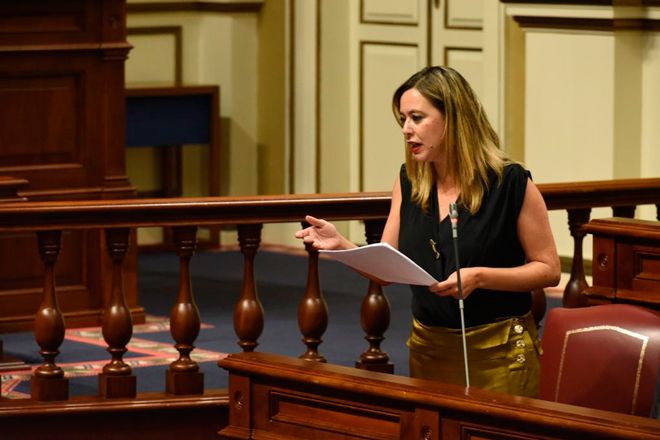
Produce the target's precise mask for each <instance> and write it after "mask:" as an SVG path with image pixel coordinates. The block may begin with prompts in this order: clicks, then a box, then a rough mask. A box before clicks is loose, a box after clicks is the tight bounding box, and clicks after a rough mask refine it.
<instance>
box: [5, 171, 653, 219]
mask: <svg viewBox="0 0 660 440" xmlns="http://www.w3.org/2000/svg"><path fill="white" fill-rule="evenodd" d="M538 187H539V190H540V191H541V194H542V195H543V198H544V199H545V201H546V204H547V206H548V209H549V210H562V209H567V210H568V209H575V208H595V207H604V206H634V205H646V204H660V179H657V178H647V179H626V180H608V181H588V182H570V183H544V184H539V185H538ZM389 205H390V193H389V192H362V193H336V194H294V195H272V196H245V197H203V198H166V199H122V200H89V201H66V202H61V201H48V202H10V203H4V204H0V231H26V230H46V229H88V228H95V227H112V228H116V227H127V226H130V227H147V226H182V225H190V224H197V225H218V224H236V223H278V222H298V221H300V220H302V218H304V216H305V215H306V214H309V213H313V214H315V215H319V216H323V217H325V218H328V219H332V220H355V219H365V220H366V219H379V218H384V217H386V216H387V213H388V212H389Z"/></svg>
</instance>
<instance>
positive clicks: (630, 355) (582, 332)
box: [539, 304, 660, 417]
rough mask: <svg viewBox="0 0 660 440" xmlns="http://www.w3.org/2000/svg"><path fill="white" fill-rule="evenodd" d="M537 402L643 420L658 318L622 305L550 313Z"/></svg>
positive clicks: (658, 348) (658, 360) (658, 345)
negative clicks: (566, 404) (545, 401)
mask: <svg viewBox="0 0 660 440" xmlns="http://www.w3.org/2000/svg"><path fill="white" fill-rule="evenodd" d="M544 327H545V328H544V330H543V339H542V341H541V346H542V347H543V355H542V356H541V385H540V395H539V397H540V398H541V399H544V400H552V401H555V402H562V403H569V404H572V405H579V406H585V407H589V408H597V409H604V410H608V411H616V412H620V413H627V414H635V415H640V416H646V417H648V416H649V415H650V413H651V408H652V406H653V399H654V393H655V386H656V381H657V380H658V371H659V370H658V368H659V366H660V313H658V312H655V311H652V310H650V309H645V308H642V307H638V306H632V305H627V304H608V305H600V306H592V307H584V308H576V309H564V308H555V309H552V310H550V312H549V313H548V316H547V318H546V322H545V326H544Z"/></svg>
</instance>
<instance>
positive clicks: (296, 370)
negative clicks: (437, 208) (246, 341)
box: [219, 352, 660, 440]
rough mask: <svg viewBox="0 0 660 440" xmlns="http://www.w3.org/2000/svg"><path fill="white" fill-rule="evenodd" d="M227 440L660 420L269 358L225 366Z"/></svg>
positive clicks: (471, 432) (463, 435) (570, 428)
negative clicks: (227, 382) (227, 393)
mask: <svg viewBox="0 0 660 440" xmlns="http://www.w3.org/2000/svg"><path fill="white" fill-rule="evenodd" d="M219 363H220V365H221V366H222V367H223V368H225V369H227V370H228V371H229V373H230V376H229V398H230V402H229V426H228V427H227V428H225V429H223V430H222V431H221V432H220V436H221V438H225V439H249V438H264V439H265V438H273V439H274V438H277V439H282V440H283V439H303V438H305V439H316V440H334V439H337V440H339V439H342V440H346V439H367V438H368V439H436V440H437V439H447V440H455V439H466V440H467V439H484V440H485V439H493V440H495V439H498V440H504V439H511V440H521V439H546V440H547V439H562V440H567V439H580V440H584V439H592V440H596V439H604V438H611V439H614V438H617V439H631V440H632V439H636V440H637V439H642V438H644V439H651V438H658V436H659V435H660V425H659V424H658V422H657V421H656V420H651V419H648V418H645V417H636V416H630V415H627V414H619V413H613V412H608V411H600V410H594V409H589V408H583V407H578V406H573V405H564V404H558V403H555V402H550V401H544V400H539V399H530V398H525V397H520V396H512V395H508V394H504V393H495V392H488V391H486V390H480V389H477V388H464V387H460V386H457V385H452V384H443V383H440V382H432V381H427V380H419V379H411V378H408V377H402V376H394V375H391V374H384V373H374V372H366V371H363V370H359V369H354V368H348V367H343V366H338V365H329V364H321V363H316V362H307V361H303V360H301V359H294V358H287V357H283V356H277V355H273V354H268V353H256V352H255V353H238V354H232V355H229V356H228V357H226V358H224V359H222V360H221V361H220V362H219Z"/></svg>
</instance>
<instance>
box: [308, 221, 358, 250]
mask: <svg viewBox="0 0 660 440" xmlns="http://www.w3.org/2000/svg"><path fill="white" fill-rule="evenodd" d="M305 221H306V222H307V223H309V224H310V226H309V227H307V228H305V229H301V230H300V231H297V232H296V238H302V241H303V242H304V243H310V244H311V245H312V247H313V248H314V249H317V250H331V249H349V248H353V247H355V244H353V243H351V242H350V241H348V240H347V239H346V238H345V237H344V236H343V235H341V234H340V233H339V232H338V231H337V228H335V225H333V224H332V223H330V222H328V221H325V220H323V219H320V218H316V217H312V216H311V215H307V216H305Z"/></svg>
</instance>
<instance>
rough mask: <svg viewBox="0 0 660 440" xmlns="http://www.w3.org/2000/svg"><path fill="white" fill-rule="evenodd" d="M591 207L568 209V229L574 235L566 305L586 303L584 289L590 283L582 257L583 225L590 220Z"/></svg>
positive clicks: (565, 290)
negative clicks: (585, 274) (583, 294)
mask: <svg viewBox="0 0 660 440" xmlns="http://www.w3.org/2000/svg"><path fill="white" fill-rule="evenodd" d="M590 215H591V208H578V209H569V210H568V229H569V231H570V232H571V237H573V244H574V246H573V263H572V265H571V277H570V279H569V280H568V283H567V284H566V287H565V288H564V296H563V299H562V302H563V304H564V307H582V306H584V305H585V301H584V298H583V297H582V291H583V290H584V289H586V288H587V287H588V286H589V285H588V284H587V278H586V277H585V276H584V259H583V257H582V241H583V240H584V236H585V235H586V233H585V232H583V231H582V225H584V224H585V223H587V222H588V221H589V217H590Z"/></svg>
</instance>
